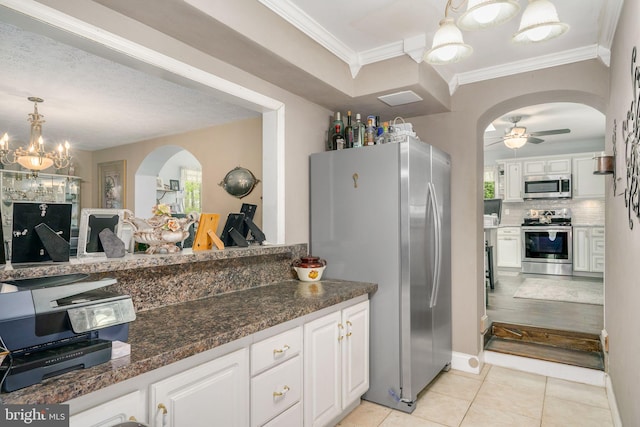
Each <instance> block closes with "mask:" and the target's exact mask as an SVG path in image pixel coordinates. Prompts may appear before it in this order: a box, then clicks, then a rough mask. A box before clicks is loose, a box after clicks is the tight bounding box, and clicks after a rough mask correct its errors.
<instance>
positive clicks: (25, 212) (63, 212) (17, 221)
mask: <svg viewBox="0 0 640 427" xmlns="http://www.w3.org/2000/svg"><path fill="white" fill-rule="evenodd" d="M40 224H45V225H46V226H48V227H49V228H51V230H53V232H54V233H55V234H57V235H58V236H60V237H61V238H63V239H64V240H66V241H67V243H68V242H69V240H70V238H71V203H45V202H14V204H13V231H12V234H11V262H12V263H23V262H42V261H50V260H51V257H50V256H49V253H48V252H47V251H46V250H45V247H44V245H43V244H42V240H40V237H38V234H37V233H36V230H35V227H36V226H38V225H40Z"/></svg>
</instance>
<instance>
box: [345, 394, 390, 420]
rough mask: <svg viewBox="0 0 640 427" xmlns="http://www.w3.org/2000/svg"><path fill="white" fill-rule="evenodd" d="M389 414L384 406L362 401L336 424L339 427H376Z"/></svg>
mask: <svg viewBox="0 0 640 427" xmlns="http://www.w3.org/2000/svg"><path fill="white" fill-rule="evenodd" d="M390 412H391V409H390V408H387V407H386V406H381V405H376V404H375V403H371V402H367V401H366V400H363V401H362V402H361V403H360V405H358V407H357V408H355V409H354V410H353V411H351V413H350V414H349V415H347V416H346V417H345V418H344V419H343V420H342V421H340V423H339V424H338V425H339V426H341V427H356V426H357V427H377V426H379V425H380V423H381V422H382V421H383V420H384V419H385V417H386V416H387V415H389V413H390Z"/></svg>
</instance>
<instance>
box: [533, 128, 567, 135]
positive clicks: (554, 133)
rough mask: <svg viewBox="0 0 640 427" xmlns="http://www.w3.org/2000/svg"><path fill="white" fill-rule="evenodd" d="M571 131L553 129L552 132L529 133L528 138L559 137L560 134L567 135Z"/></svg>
mask: <svg viewBox="0 0 640 427" xmlns="http://www.w3.org/2000/svg"><path fill="white" fill-rule="evenodd" d="M569 132H571V129H553V130H542V131H540V132H531V133H529V135H530V136H546V135H560V134H562V133H569Z"/></svg>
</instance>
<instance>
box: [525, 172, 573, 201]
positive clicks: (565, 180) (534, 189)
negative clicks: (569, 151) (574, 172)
mask: <svg viewBox="0 0 640 427" xmlns="http://www.w3.org/2000/svg"><path fill="white" fill-rule="evenodd" d="M523 198H524V199H570V198H571V174H563V175H535V176H525V177H524V196H523Z"/></svg>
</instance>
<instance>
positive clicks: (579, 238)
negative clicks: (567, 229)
mask: <svg viewBox="0 0 640 427" xmlns="http://www.w3.org/2000/svg"><path fill="white" fill-rule="evenodd" d="M573 271H576V272H586V273H602V272H604V227H573Z"/></svg>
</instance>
